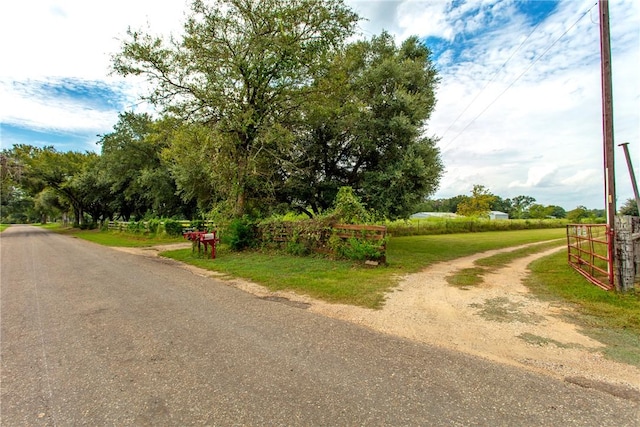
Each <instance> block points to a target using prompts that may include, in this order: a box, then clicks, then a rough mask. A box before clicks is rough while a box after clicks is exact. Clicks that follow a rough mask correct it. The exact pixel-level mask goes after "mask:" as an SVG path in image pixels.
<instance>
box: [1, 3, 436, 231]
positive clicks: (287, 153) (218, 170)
mask: <svg viewBox="0 0 640 427" xmlns="http://www.w3.org/2000/svg"><path fill="white" fill-rule="evenodd" d="M360 19H361V18H360V17H359V16H358V15H357V14H356V13H355V12H354V11H353V10H351V9H350V8H349V7H347V6H346V5H345V4H344V2H343V1H342V0H261V1H255V0H218V1H211V2H206V1H201V0H194V1H193V2H192V3H191V5H190V11H189V13H188V15H187V19H186V21H185V23H184V28H183V32H182V34H181V35H180V36H176V37H172V38H168V39H166V38H162V37H159V36H155V35H152V34H149V33H147V32H143V31H137V30H133V29H130V30H129V31H128V34H127V37H126V39H125V40H124V41H123V43H122V46H121V50H120V51H119V52H118V53H117V54H115V55H114V56H113V58H112V64H113V71H114V73H117V74H119V75H122V76H141V77H143V78H145V79H146V81H147V82H148V86H149V91H148V93H147V94H146V95H145V96H144V100H145V101H147V102H148V103H150V104H151V105H153V106H154V107H155V109H156V111H157V114H155V115H153V116H152V115H150V114H146V113H135V112H132V111H126V112H122V113H120V115H119V120H118V122H117V124H116V125H115V126H114V128H113V131H112V132H110V133H108V134H105V135H100V136H99V140H98V141H97V143H98V144H99V145H100V147H101V152H100V153H99V154H97V153H90V152H87V153H79V152H60V151H57V150H56V149H55V148H54V147H43V148H39V147H35V146H31V145H17V146H14V147H13V148H11V149H5V150H3V151H2V194H3V198H2V204H3V206H2V208H3V216H5V213H7V214H9V213H12V212H13V213H15V214H16V215H18V212H22V214H23V215H27V214H28V215H31V216H41V217H43V218H44V217H46V216H55V214H56V213H64V212H69V213H70V214H71V215H72V216H73V219H74V221H75V222H77V223H80V222H83V221H90V222H100V221H105V220H107V219H113V218H121V219H125V220H128V219H130V218H136V219H141V218H144V217H149V216H162V217H185V218H192V217H194V216H205V215H206V216H216V215H221V216H226V217H242V216H245V215H249V216H252V217H257V218H260V217H266V216H269V215H271V214H273V213H278V212H280V213H281V212H286V211H292V210H293V211H297V212H302V213H305V214H307V215H308V216H310V217H312V216H315V215H318V214H320V213H322V212H324V211H326V210H327V209H329V208H331V206H332V204H333V203H334V200H335V197H336V195H337V194H338V191H339V189H340V188H342V187H351V188H352V189H353V191H354V193H355V194H356V195H357V196H358V197H359V198H360V200H361V201H362V203H363V204H364V205H365V206H366V207H367V209H368V210H370V211H371V212H375V214H376V215H377V216H378V217H380V218H389V219H395V218H406V217H408V216H409V215H410V214H411V213H413V212H414V209H415V207H416V206H417V205H418V204H419V203H421V202H422V201H423V200H425V199H426V198H427V197H428V196H430V195H431V194H433V192H434V191H435V189H436V188H437V186H438V184H439V181H440V178H441V176H442V173H443V165H442V161H441V157H440V152H439V150H438V148H437V146H436V139H435V138H434V137H427V136H425V135H426V126H427V121H428V119H429V117H430V115H431V113H432V111H433V108H434V105H435V102H436V99H435V89H436V86H437V83H438V76H437V73H436V70H435V68H434V66H433V63H432V60H431V53H430V51H429V49H428V47H427V46H426V45H425V44H424V42H422V41H421V40H420V39H419V38H418V37H415V36H412V37H409V38H407V39H406V40H404V41H402V42H400V43H395V41H394V39H393V37H392V36H391V35H390V34H388V33H387V32H382V33H380V34H378V35H374V36H372V37H370V38H368V39H362V40H358V41H349V40H351V37H352V36H353V35H354V34H355V32H356V30H357V24H358V22H359V21H360Z"/></svg>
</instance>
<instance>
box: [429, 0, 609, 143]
mask: <svg viewBox="0 0 640 427" xmlns="http://www.w3.org/2000/svg"><path fill="white" fill-rule="evenodd" d="M597 5H598V3H595V4H594V5H593V6H591V8H589V10H587V11H586V12H585V13H583V14H582V15H580V17H579V18H578V19H577V20H576V22H574V23H573V24H572V25H571V26H570V27H569V28H567V30H565V32H564V33H562V34H561V35H560V37H558V38H557V39H556V40H555V41H554V42H553V43H551V45H550V46H549V47H548V48H547V49H545V51H544V52H542V53H541V54H540V55H539V56H538V57H537V58H535V59H534V60H533V61H531V63H530V64H529V66H528V67H527V68H526V69H525V70H524V71H523V72H522V73H521V74H520V75H519V76H518V77H516V78H515V80H513V81H512V82H511V83H510V84H509V85H508V86H507V87H506V88H505V89H504V90H503V91H502V92H501V93H500V94H499V95H498V96H497V97H496V98H495V99H494V100H493V101H491V102H490V103H489V105H487V106H486V107H485V108H484V109H483V110H482V111H480V113H479V114H478V115H477V116H475V117H474V118H473V119H472V120H471V121H470V122H469V123H467V125H466V126H465V127H464V128H463V129H462V130H461V131H460V132H458V134H457V135H456V136H455V137H453V138H452V139H451V140H450V141H449V142H447V144H446V145H444V146H443V147H442V148H441V149H442V150H444V149H445V148H446V147H448V146H449V145H451V144H452V143H453V142H454V141H455V140H456V139H458V137H459V136H460V135H462V134H463V133H464V132H465V131H466V130H467V129H468V128H469V126H471V125H472V124H473V123H474V122H475V121H476V120H477V119H478V118H479V117H480V116H482V115H483V114H484V113H485V112H486V111H487V110H488V109H489V108H490V107H491V106H492V105H493V104H495V103H496V102H497V101H498V99H500V98H501V97H502V95H504V94H505V93H506V92H507V91H508V90H509V89H511V87H513V85H514V84H516V83H517V82H518V80H520V79H521V78H522V76H524V75H525V74H526V73H527V71H529V70H530V69H531V67H533V66H534V65H535V64H536V63H537V62H538V61H539V60H540V59H541V58H542V57H543V56H544V55H546V54H547V52H549V51H550V50H551V48H553V46H555V45H556V44H557V43H558V42H559V41H560V40H562V38H563V37H564V36H565V35H567V33H569V31H571V30H572V29H573V27H575V26H576V25H577V24H578V22H580V21H581V20H582V18H584V17H585V16H586V15H587V14H589V13H590V12H591V10H592V9H593V8H594V7H596V6H597Z"/></svg>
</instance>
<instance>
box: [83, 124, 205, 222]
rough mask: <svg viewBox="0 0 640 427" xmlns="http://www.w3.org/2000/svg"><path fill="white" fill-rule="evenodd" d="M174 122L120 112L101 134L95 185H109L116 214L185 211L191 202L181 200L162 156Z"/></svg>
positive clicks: (163, 213)
mask: <svg viewBox="0 0 640 427" xmlns="http://www.w3.org/2000/svg"><path fill="white" fill-rule="evenodd" d="M175 126H176V123H175V121H172V120H153V119H152V117H151V116H150V115H149V114H134V113H130V112H127V113H122V114H120V118H119V120H118V123H117V124H116V125H115V126H114V129H113V132H111V133H108V134H106V135H103V136H102V137H101V138H100V141H99V144H101V146H102V155H101V158H100V163H99V164H98V165H97V169H98V172H97V173H96V174H95V176H94V177H93V180H94V181H97V183H96V185H99V186H105V185H106V186H108V188H109V192H110V194H111V196H112V198H113V200H112V202H111V206H112V209H113V211H114V212H115V213H116V215H117V216H119V217H122V218H124V219H125V220H129V218H130V217H131V216H135V217H137V218H141V217H143V216H145V215H147V214H150V215H153V216H166V217H170V216H174V215H181V214H182V215H187V216H190V214H191V212H190V209H189V207H191V206H192V205H193V203H191V201H190V200H185V201H184V203H182V202H181V200H180V198H179V197H178V196H177V195H176V192H177V188H176V184H175V180H174V179H173V177H172V176H171V173H170V171H169V167H168V166H167V165H166V164H165V163H164V162H163V160H162V152H163V150H165V149H166V148H167V147H168V146H169V145H170V139H171V137H172V134H173V132H174V128H175Z"/></svg>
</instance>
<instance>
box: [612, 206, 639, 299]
mask: <svg viewBox="0 0 640 427" xmlns="http://www.w3.org/2000/svg"><path fill="white" fill-rule="evenodd" d="M615 230H616V233H615V239H616V245H615V246H616V252H617V253H616V268H615V273H616V278H615V284H616V290H618V291H621V292H626V291H631V290H633V288H634V286H635V278H636V274H637V269H638V258H639V257H640V254H637V253H636V252H637V251H638V247H639V246H640V245H639V244H638V241H639V240H640V218H639V217H632V216H628V215H618V216H616V227H615Z"/></svg>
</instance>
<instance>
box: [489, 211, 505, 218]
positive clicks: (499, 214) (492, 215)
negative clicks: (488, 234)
mask: <svg viewBox="0 0 640 427" xmlns="http://www.w3.org/2000/svg"><path fill="white" fill-rule="evenodd" d="M489 219H509V214H506V213H504V212H500V211H491V212H489Z"/></svg>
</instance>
